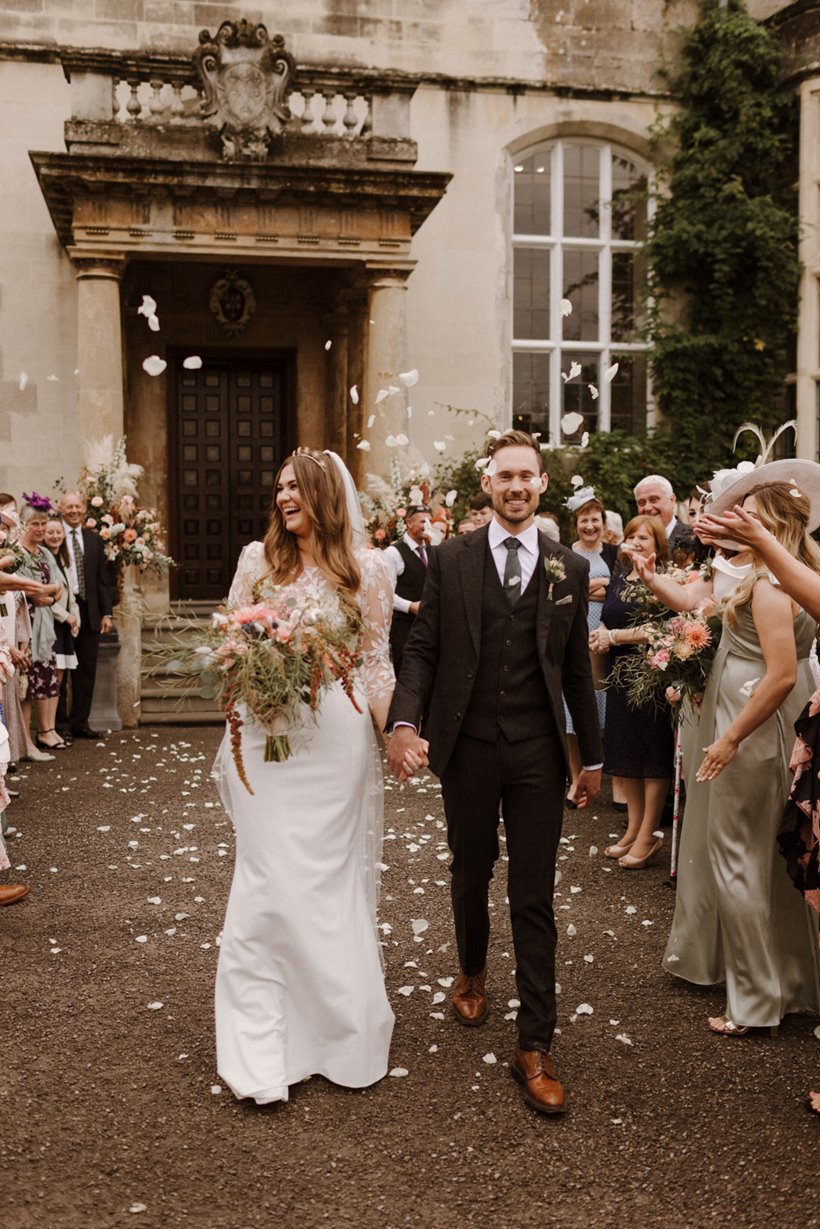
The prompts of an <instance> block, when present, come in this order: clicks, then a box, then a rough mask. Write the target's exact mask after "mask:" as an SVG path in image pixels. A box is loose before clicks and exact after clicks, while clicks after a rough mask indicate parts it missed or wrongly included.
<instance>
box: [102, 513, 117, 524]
mask: <svg viewBox="0 0 820 1229" xmlns="http://www.w3.org/2000/svg"><path fill="white" fill-rule="evenodd" d="M100 521H101V522H102V524H103V525H113V524H114V518H113V516H112V515H111V513H110V512H106V514H105V516H101V517H100Z"/></svg>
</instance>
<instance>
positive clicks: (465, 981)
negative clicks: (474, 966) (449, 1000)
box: [453, 969, 490, 1028]
mask: <svg viewBox="0 0 820 1229" xmlns="http://www.w3.org/2000/svg"><path fill="white" fill-rule="evenodd" d="M486 976H487V970H486V969H482V970H481V972H480V973H465V972H464V970H463V969H459V971H458V977H457V978H456V984H455V986H454V987H453V1011H454V1012H455V1013H456V1019H457V1020H458V1022H459V1024H466V1025H467V1027H468V1028H477V1026H478V1025H479V1024H483V1023H484V1021H485V1020H486V1019H487V1013H488V1011H489V1010H490V1005H489V1003H488V1002H487V994H486V992H485V990H484V981H485V979H486Z"/></svg>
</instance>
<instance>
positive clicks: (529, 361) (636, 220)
mask: <svg viewBox="0 0 820 1229" xmlns="http://www.w3.org/2000/svg"><path fill="white" fill-rule="evenodd" d="M513 167H514V209H515V218H514V223H513V263H514V278H513V287H514V289H513V425H514V426H517V427H523V428H525V429H526V430H531V431H540V432H541V434H542V437H543V439H544V440H547V439H550V440H551V441H552V442H553V443H555V444H563V443H578V442H580V439H581V436H582V434H583V432H584V431H589V432H592V431H596V430H600V431H608V430H610V429H612V428H622V429H623V430H626V431H630V432H641V431H644V430H645V429H646V426H647V417H648V397H649V394H648V383H647V363H646V351H647V349H648V344H647V342H646V339H645V338H644V337H643V336H642V332H641V330H642V327H643V324H644V300H643V293H644V292H643V286H644V262H643V253H642V248H643V242H644V239H645V237H646V221H647V209H648V198H647V177H648V168H647V167H646V166H645V165H643V164H642V163H640V161H639V160H638V159H637V158H636V157H635V156H634V155H632V154H629V153H626V152H625V151H622V150H620V149H618V148H617V147H615V146H612V145H608V144H601V143H600V142H593V141H585V140H581V139H577V138H573V139H564V140H558V141H553V142H550V143H548V144H545V145H541V146H538V147H537V148H536V149H534V150H529V151H527V152H526V153H524V154H521V155H518V156H517V157H516V158H515V159H514V163H513ZM567 303H569V304H571V306H572V311H571V312H569V314H567ZM615 364H617V371H616V372H615V373H614V375H613V374H612V369H613V367H614V366H615ZM579 368H580V370H579ZM576 373H577V374H576ZM607 373H608V374H607ZM573 411H575V412H577V413H578V414H581V415H583V422H582V423H581V424H580V425H577V420H570V422H569V424H565V426H566V425H569V426H574V427H575V429H574V430H572V431H567V430H564V429H562V426H561V423H562V420H563V419H564V418H565V417H566V415H567V414H570V413H572V412H573Z"/></svg>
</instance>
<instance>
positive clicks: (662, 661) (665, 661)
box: [649, 649, 669, 670]
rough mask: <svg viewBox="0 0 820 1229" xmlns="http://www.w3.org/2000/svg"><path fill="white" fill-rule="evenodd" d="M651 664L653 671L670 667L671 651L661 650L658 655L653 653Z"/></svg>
mask: <svg viewBox="0 0 820 1229" xmlns="http://www.w3.org/2000/svg"><path fill="white" fill-rule="evenodd" d="M649 664H650V666H651V667H652V669H653V670H665V669H666V667H667V666H668V665H669V650H668V649H659V650H658V652H657V653H653V654H652V656H651V657H650V659H649Z"/></svg>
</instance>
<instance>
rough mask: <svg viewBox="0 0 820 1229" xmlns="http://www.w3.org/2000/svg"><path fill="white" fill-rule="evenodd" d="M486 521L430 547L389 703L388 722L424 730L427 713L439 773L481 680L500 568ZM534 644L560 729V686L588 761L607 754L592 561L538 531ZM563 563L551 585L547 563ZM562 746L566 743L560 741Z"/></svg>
mask: <svg viewBox="0 0 820 1229" xmlns="http://www.w3.org/2000/svg"><path fill="white" fill-rule="evenodd" d="M487 533H488V529H487V527H486V526H482V528H481V529H477V530H475V532H474V533H470V534H465V535H464V536H463V537H457V538H451V539H450V540H449V541H447V542H444V543H443V544H442V545H441V546H439V547H438V548H437V549H436V550H435V551H433V552H431V555H430V563H429V566H428V569H427V581H426V583H425V586H424V595H423V598H422V604H421V609H420V611H419V614H418V615H417V616H416V620H415V623H414V625H413V630H412V632H411V634H410V638H409V640H408V641H407V644H406V646H405V649H404V657H403V661H402V668H401V675H400V677H399V679H398V681H397V683H396V690H395V692H394V694H393V702H392V704H391V707H390V715H389V718H388V728H390V726H391V725H392V724H393V723H395V722H397V721H405V722H410V723H412V724H413V725H415V726H416V727H417V728H418V726H419V723H420V720H421V714H422V713H423V712H425V711H428V717H427V720H426V724H425V736H426V737H427V738H428V739H429V742H430V752H429V755H430V767H431V768H432V770H433V772H434V773H435V774H436V775H437V776H439V777H440V776H441V775H442V773H443V772H444V770H445V769H446V767H447V763H448V761H449V759H450V756H451V755H452V752H453V748H454V746H455V743H456V739H457V738H458V736H459V732H460V731H461V727H462V723H463V721H464V717H465V714H466V712H467V709H468V706H469V703H470V698H471V696H472V693H473V688H474V685H475V679H476V674H477V670H478V662H479V649H480V646H481V624H482V612H483V606H484V587H485V583H487V582H488V581H491V580H492V577H491V576H485V572H486V569H488V568H494V567H495V564H494V562H493V560H492V557H491V555H490V552H489V550H488V546H487ZM538 539H539V560H538V562H537V564H536V572H535V575H534V576H533V578H532V581H531V582H530V583H531V584H535V585H537V587H538V589H537V608H536V643H537V652H538V661H539V665H540V668H541V672H542V674H543V677H544V682H545V684H546V689H547V695H548V698H549V703H550V706H551V709H552V717H553V718H554V721H555V727H556V728H557V729H558V730H560V731H561V732H562V733H563V732H564V730H565V722H564V706H563V703H562V698H561V697H562V693H563V696H564V697H565V698H566V702H567V706H568V708H569V711H570V713H571V715H572V720H573V724H574V726H575V733H576V735H577V737H578V746H579V751H580V754H581V760H582V762H583V763H584V764H600V763H601V761H602V759H603V751H602V747H601V735H600V729H599V724H598V708H597V704H596V702H595V693H594V690H593V685H592V672H591V669H590V662H589V644H588V635H589V634H588V630H587V609H588V605H589V566H588V564H587V563H586V561H585V560H584V559H582V558H581V557H580V556H579V555H577V554H575V553H574V552H573V551H571V550H568V549H567V548H566V547H564V546H561V545H560V543H558V542H555V541H553V540H552V539H551V538H548V537H547V536H546V534H543V533H539V535H538ZM550 558H553V559H556V560H560V561H561V563H563V565H564V569H565V573H566V577H565V579H564V580H562V581H558V582H555V583H553V585H552V595H551V596H550V582H549V580H548V578H547V575H546V572H545V568H544V562H545V560H547V559H550ZM562 753H563V745H562Z"/></svg>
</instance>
